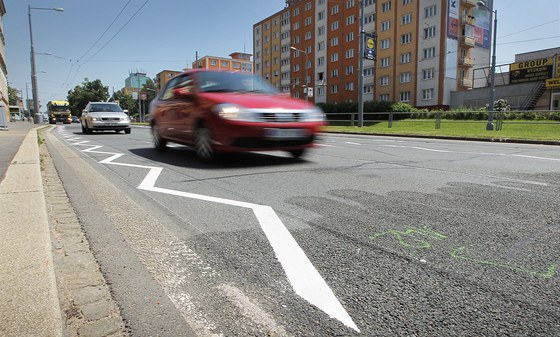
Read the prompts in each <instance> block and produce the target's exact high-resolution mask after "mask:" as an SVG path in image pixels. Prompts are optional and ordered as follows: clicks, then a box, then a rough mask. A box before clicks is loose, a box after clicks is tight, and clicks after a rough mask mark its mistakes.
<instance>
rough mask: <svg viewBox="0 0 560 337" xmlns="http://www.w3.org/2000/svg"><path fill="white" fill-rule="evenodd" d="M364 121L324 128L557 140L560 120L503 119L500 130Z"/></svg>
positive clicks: (480, 125)
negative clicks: (361, 123) (354, 124)
mask: <svg viewBox="0 0 560 337" xmlns="http://www.w3.org/2000/svg"><path fill="white" fill-rule="evenodd" d="M356 124H357V122H356ZM364 124H365V125H366V126H364V127H362V128H360V127H357V126H327V127H326V131H331V132H350V133H375V134H388V135H390V134H399V135H411V136H412V135H422V136H434V137H438V136H440V137H473V138H481V139H519V140H548V141H550V140H552V141H559V142H560V122H555V121H543V122H537V121H521V120H515V121H504V123H503V125H502V130H500V131H495V130H494V131H487V130H486V124H487V122H486V121H456V120H444V119H442V120H441V125H440V128H439V129H436V128H435V120H412V119H405V120H400V121H394V122H393V125H392V127H391V128H389V127H388V122H379V123H375V124H368V123H367V122H364Z"/></svg>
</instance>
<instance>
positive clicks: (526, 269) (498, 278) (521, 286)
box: [47, 125, 560, 336]
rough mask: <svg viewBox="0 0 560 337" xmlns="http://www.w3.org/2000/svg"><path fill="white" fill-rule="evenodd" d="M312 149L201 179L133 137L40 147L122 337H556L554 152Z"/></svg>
mask: <svg viewBox="0 0 560 337" xmlns="http://www.w3.org/2000/svg"><path fill="white" fill-rule="evenodd" d="M322 138H323V139H322V141H321V145H320V146H319V147H317V148H315V149H313V150H312V151H311V152H310V153H309V155H308V156H307V157H305V158H304V159H303V160H296V159H292V158H290V157H289V156H288V155H287V154H286V155H285V154H283V153H253V154H243V155H237V156H228V157H226V158H225V159H224V160H222V161H221V162H219V163H217V164H214V165H206V164H202V163H200V162H199V161H197V160H196V158H195V155H194V153H193V152H192V151H191V150H190V149H188V148H186V147H182V146H173V147H170V148H168V151H166V152H163V153H160V152H156V151H154V150H153V148H152V145H151V138H150V132H149V129H148V128H140V127H135V128H134V129H133V130H132V133H131V134H130V135H125V134H115V133H100V134H93V135H83V134H82V133H81V130H80V129H79V126H77V125H68V126H62V125H58V126H57V127H56V128H55V129H53V130H52V131H49V137H48V138H47V144H48V148H49V151H50V153H51V156H52V158H53V160H54V162H55V165H56V167H57V170H58V172H59V175H60V177H61V179H62V181H63V183H64V186H65V188H66V190H67V193H68V195H69V197H70V200H71V202H72V204H73V206H74V208H75V211H76V213H77V215H78V217H79V219H80V222H81V224H82V226H83V228H84V231H85V233H86V235H87V237H88V239H89V241H90V244H91V246H92V250H93V252H94V254H95V256H96V258H97V260H98V261H99V264H100V266H101V270H102V272H103V274H104V276H105V278H106V279H107V282H108V283H109V285H110V287H111V291H112V294H113V296H114V298H115V300H116V301H117V303H118V304H119V306H120V308H121V312H122V315H123V317H124V319H125V320H126V321H127V325H128V326H129V327H130V329H131V331H132V332H133V334H134V335H137V336H148V335H151V336H155V335H158V336H195V335H196V336H221V335H223V336H388V335H415V336H435V335H448V336H450V335H456V336H461V335H464V336H475V335H476V336H495V335H531V336H551V335H556V334H557V333H558V331H559V329H560V309H559V306H558V304H559V303H560V292H559V291H558V288H559V287H558V286H559V280H560V278H559V275H558V263H559V262H560V208H559V207H558V206H559V203H560V202H559V200H560V198H559V197H560V151H559V149H558V147H555V146H543V145H527V144H507V143H485V142H463V141H449V140H429V139H414V138H396V137H375V136H359V135H334V134H325V135H324V136H323V137H322Z"/></svg>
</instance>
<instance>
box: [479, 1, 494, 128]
mask: <svg viewBox="0 0 560 337" xmlns="http://www.w3.org/2000/svg"><path fill="white" fill-rule="evenodd" d="M476 4H477V5H478V6H482V7H484V8H485V9H486V10H487V11H489V12H490V13H491V15H492V16H494V33H493V36H492V68H491V70H490V71H491V74H490V102H489V104H488V123H487V124H486V130H488V131H492V130H494V93H495V89H494V84H495V80H496V32H497V26H498V10H493V9H491V8H490V7H488V6H486V3H484V1H477V3H476Z"/></svg>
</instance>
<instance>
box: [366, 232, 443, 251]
mask: <svg viewBox="0 0 560 337" xmlns="http://www.w3.org/2000/svg"><path fill="white" fill-rule="evenodd" d="M384 235H394V236H395V238H396V239H397V241H399V243H400V244H401V245H403V246H405V247H412V248H421V249H426V248H431V247H432V244H431V243H430V242H428V241H426V240H423V239H419V238H418V236H421V237H427V238H428V239H433V240H443V239H447V236H445V235H443V234H441V233H438V232H436V231H434V230H432V229H429V228H427V227H423V228H422V229H414V228H409V229H407V230H405V231H404V232H402V231H398V230H394V229H390V230H388V231H385V232H380V233H375V234H373V235H372V236H370V237H369V238H370V240H375V239H377V238H378V237H380V236H384Z"/></svg>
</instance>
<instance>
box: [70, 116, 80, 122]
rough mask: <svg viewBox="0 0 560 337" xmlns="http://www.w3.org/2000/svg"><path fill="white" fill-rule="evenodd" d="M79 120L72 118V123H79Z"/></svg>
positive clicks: (76, 117) (75, 117)
mask: <svg viewBox="0 0 560 337" xmlns="http://www.w3.org/2000/svg"><path fill="white" fill-rule="evenodd" d="M79 122H80V119H79V118H78V116H72V123H79Z"/></svg>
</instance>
